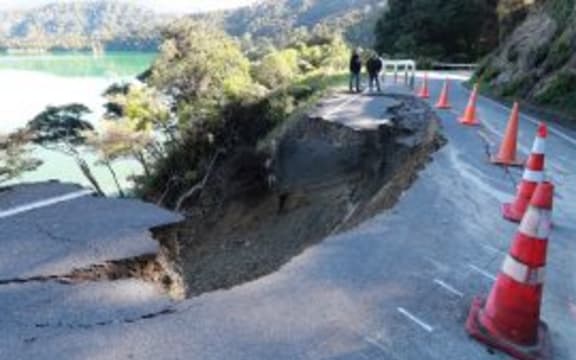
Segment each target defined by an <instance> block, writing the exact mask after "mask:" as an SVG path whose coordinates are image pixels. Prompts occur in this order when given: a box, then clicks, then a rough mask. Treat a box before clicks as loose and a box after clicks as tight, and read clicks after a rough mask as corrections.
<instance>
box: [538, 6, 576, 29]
mask: <svg viewBox="0 0 576 360" xmlns="http://www.w3.org/2000/svg"><path fill="white" fill-rule="evenodd" d="M545 6H546V10H547V11H548V13H549V14H550V15H551V16H552V18H554V20H556V22H557V23H558V25H559V28H563V27H565V26H566V25H567V22H568V20H569V19H570V15H571V14H572V12H573V11H574V0H550V1H547V2H546V4H545Z"/></svg>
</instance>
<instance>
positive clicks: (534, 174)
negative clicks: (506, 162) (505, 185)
mask: <svg viewBox="0 0 576 360" xmlns="http://www.w3.org/2000/svg"><path fill="white" fill-rule="evenodd" d="M522 179H524V180H526V181H531V182H542V181H544V172H543V171H534V170H530V169H525V170H524V175H523V176H522Z"/></svg>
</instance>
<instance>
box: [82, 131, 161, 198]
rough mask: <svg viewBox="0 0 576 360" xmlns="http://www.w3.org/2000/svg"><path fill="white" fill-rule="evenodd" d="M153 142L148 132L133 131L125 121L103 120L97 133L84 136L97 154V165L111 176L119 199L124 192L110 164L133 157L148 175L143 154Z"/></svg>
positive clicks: (93, 132) (92, 132) (148, 171)
mask: <svg viewBox="0 0 576 360" xmlns="http://www.w3.org/2000/svg"><path fill="white" fill-rule="evenodd" d="M153 141H154V140H153V138H152V135H151V134H150V132H147V131H137V130H134V129H133V128H131V127H130V126H129V124H128V123H127V122H126V121H114V120H103V121H102V125H101V128H100V129H99V130H98V131H91V132H89V133H87V135H86V144H87V145H88V146H89V147H91V148H92V149H93V150H94V151H95V152H96V153H97V154H98V157H99V159H100V160H99V163H100V164H102V165H104V166H106V168H107V169H108V171H109V172H110V174H111V175H112V178H113V179H114V182H115V184H116V188H117V189H118V194H119V195H120V196H121V197H124V191H123V190H122V186H121V185H120V181H119V179H118V175H117V174H116V171H115V170H114V167H113V166H112V163H113V162H114V161H115V160H117V159H120V158H126V157H134V158H136V159H137V160H139V161H140V163H141V164H142V166H143V168H144V171H145V173H146V175H150V170H149V169H148V166H147V162H146V160H145V158H144V155H143V154H144V152H145V150H146V148H147V147H149V146H151V144H152V143H153Z"/></svg>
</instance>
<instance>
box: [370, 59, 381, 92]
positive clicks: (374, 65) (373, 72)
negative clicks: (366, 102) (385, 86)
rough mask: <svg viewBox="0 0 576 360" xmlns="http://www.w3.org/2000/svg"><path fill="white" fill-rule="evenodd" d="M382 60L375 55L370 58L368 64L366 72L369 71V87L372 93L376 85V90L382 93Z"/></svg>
mask: <svg viewBox="0 0 576 360" xmlns="http://www.w3.org/2000/svg"><path fill="white" fill-rule="evenodd" d="M382 67H383V64H382V60H381V59H380V58H379V57H378V55H376V54H375V53H374V54H372V56H370V59H368V61H367V62H366V70H367V71H368V78H369V79H370V80H369V87H370V92H372V90H373V89H374V85H376V90H377V91H378V92H381V91H382V89H381V88H380V72H381V71H382Z"/></svg>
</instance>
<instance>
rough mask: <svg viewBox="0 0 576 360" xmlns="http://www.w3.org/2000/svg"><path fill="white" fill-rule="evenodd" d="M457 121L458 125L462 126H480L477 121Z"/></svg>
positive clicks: (462, 119) (463, 119)
mask: <svg viewBox="0 0 576 360" xmlns="http://www.w3.org/2000/svg"><path fill="white" fill-rule="evenodd" d="M458 121H460V124H462V125H467V126H480V123H479V122H478V121H477V120H474V121H472V122H471V121H469V120H467V119H465V118H463V117H462V118H460V119H458Z"/></svg>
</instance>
